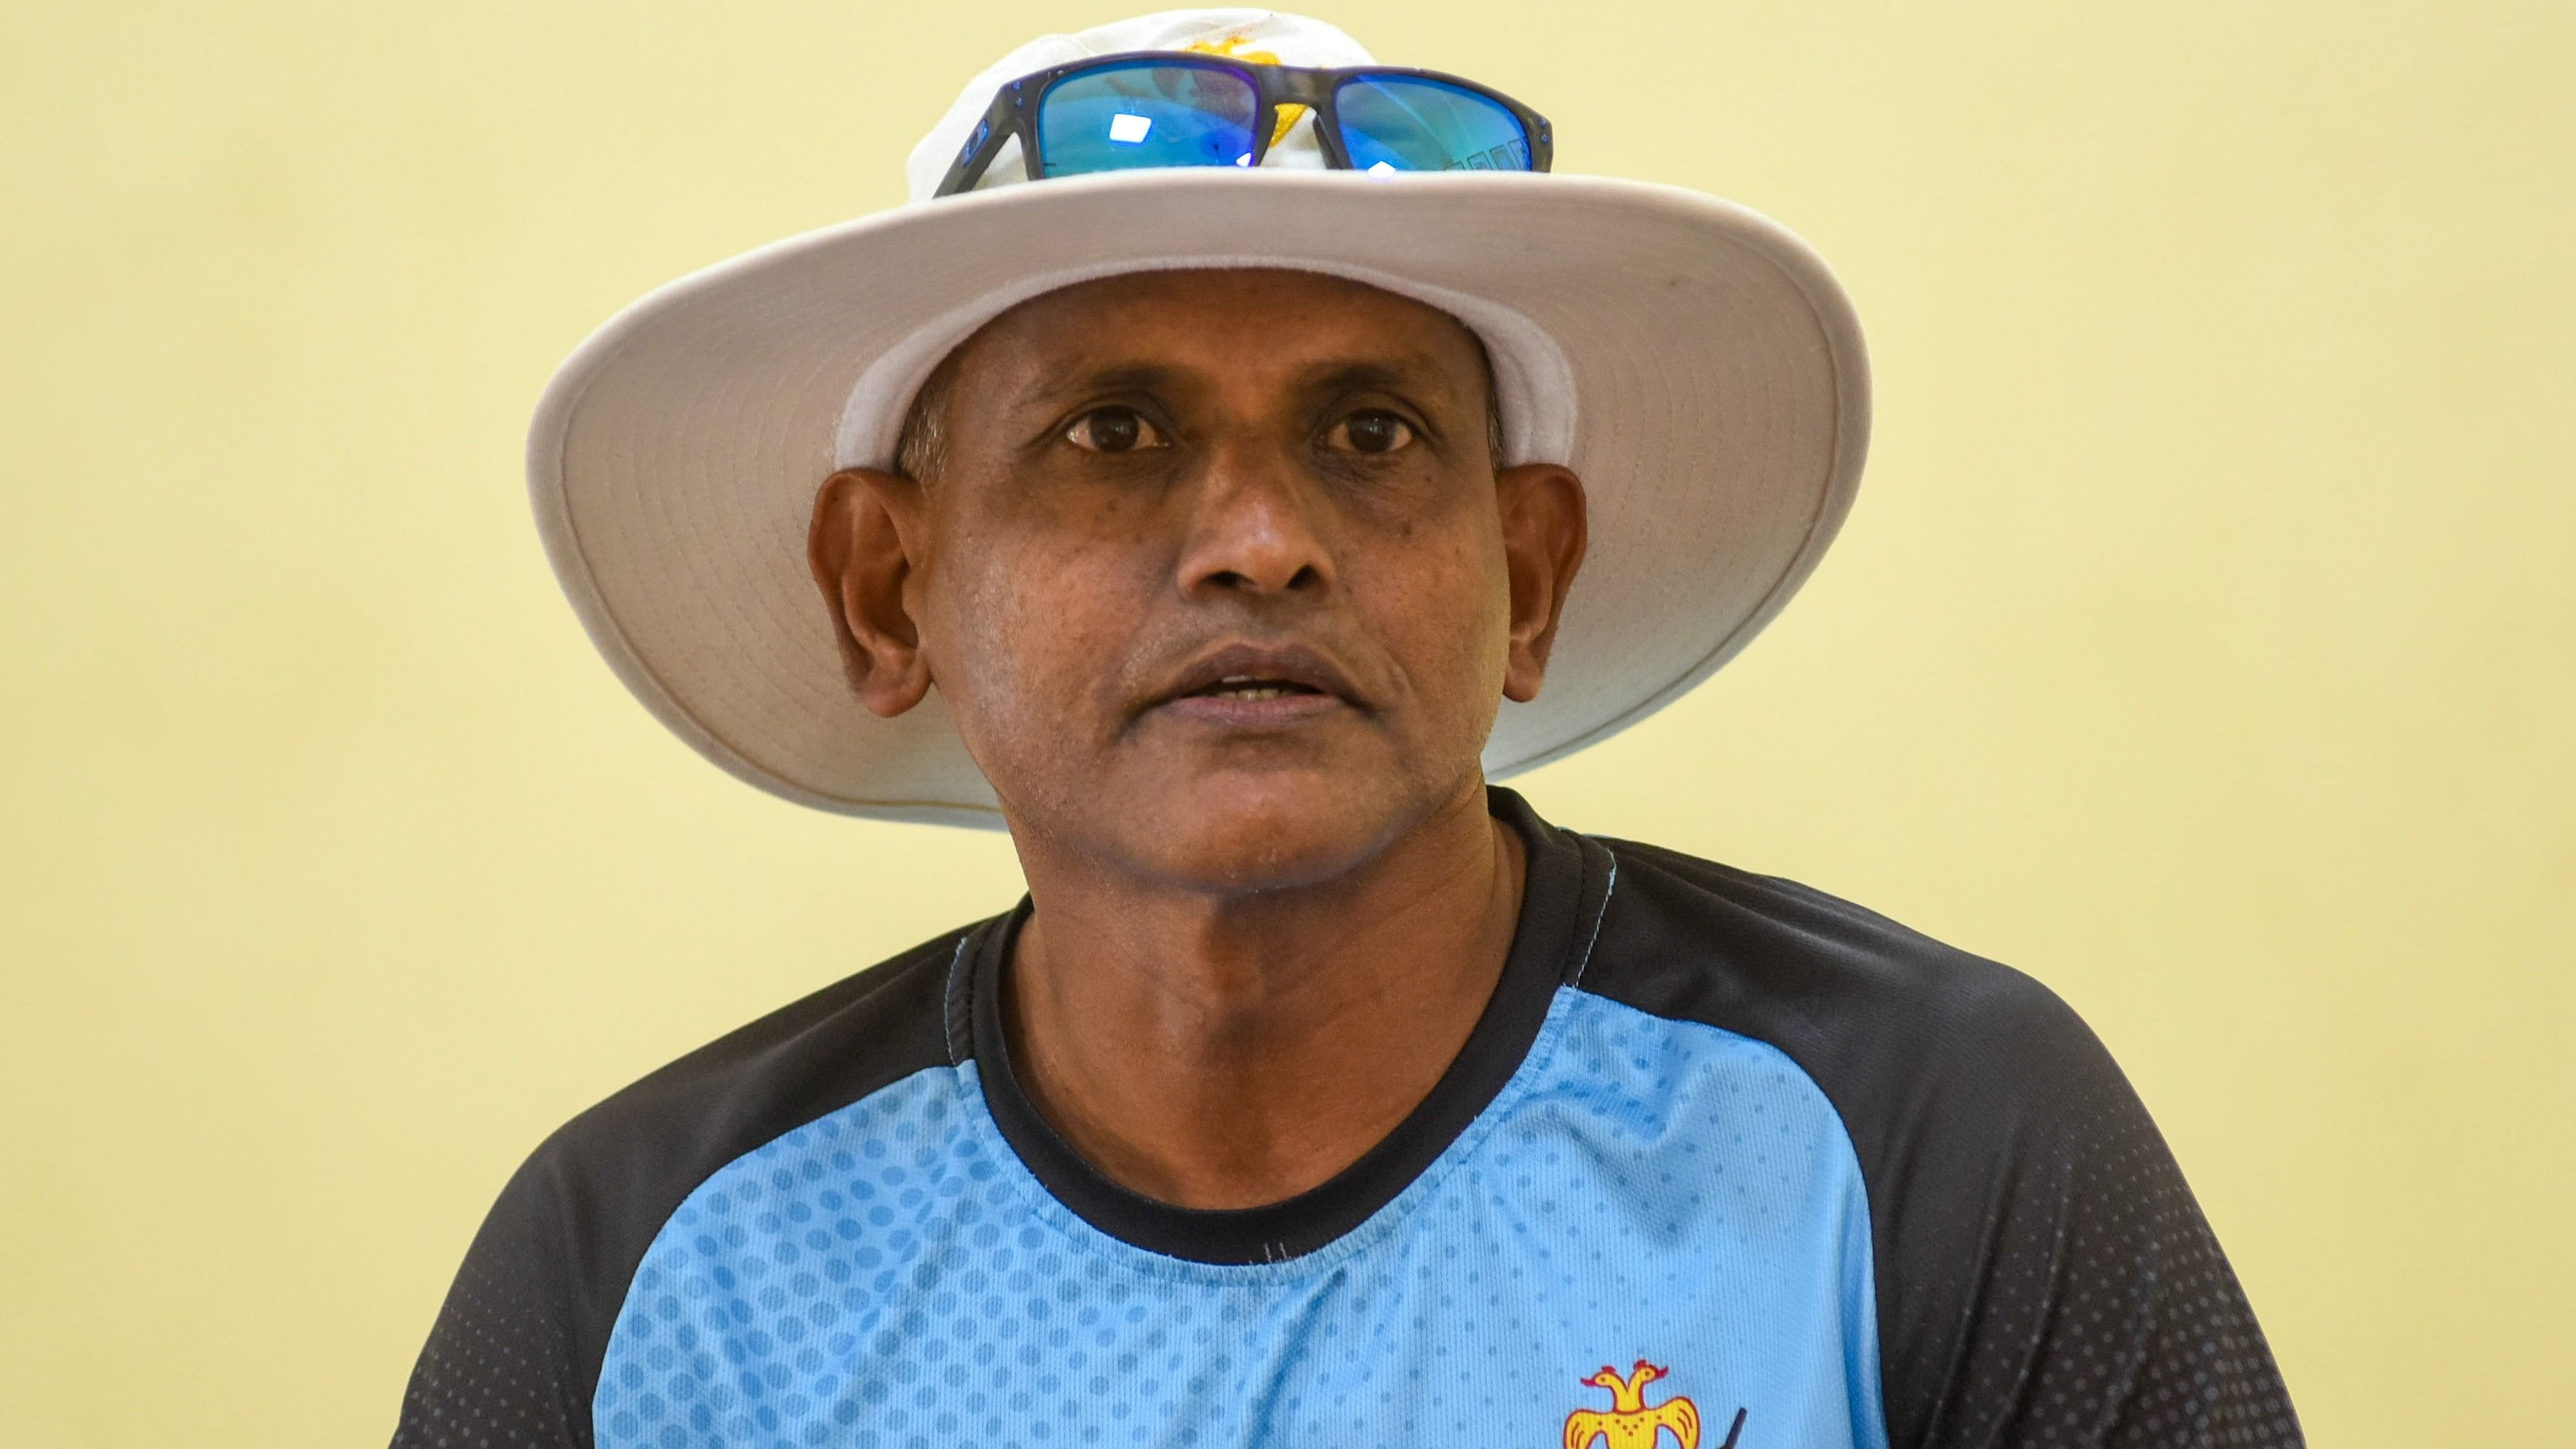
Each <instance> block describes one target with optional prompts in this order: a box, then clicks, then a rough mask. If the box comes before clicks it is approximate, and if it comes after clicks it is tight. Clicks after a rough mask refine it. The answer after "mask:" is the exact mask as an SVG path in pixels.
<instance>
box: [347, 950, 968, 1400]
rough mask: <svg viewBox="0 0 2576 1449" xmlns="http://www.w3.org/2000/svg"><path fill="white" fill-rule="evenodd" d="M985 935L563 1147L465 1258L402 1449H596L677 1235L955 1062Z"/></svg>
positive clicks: (812, 1001)
mask: <svg viewBox="0 0 2576 1449" xmlns="http://www.w3.org/2000/svg"><path fill="white" fill-rule="evenodd" d="M977 929H980V928H977ZM971 936H972V931H971V930H970V931H969V932H964V933H957V934H952V935H950V936H946V937H942V938H940V939H938V940H935V941H931V942H928V943H925V944H924V945H922V946H920V947H917V948H915V949H914V950H911V951H908V952H906V953H904V954H903V955H901V956H897V957H895V958H894V959H892V960H890V961H886V962H883V963H881V964H879V965H876V966H872V967H870V968H869V969H867V970H865V971H862V972H860V973H859V974H857V975H855V976H852V977H849V978H848V979H846V980H844V981H841V982H839V983H837V984H835V985H832V986H828V987H825V988H824V989H823V990H821V991H818V992H816V993H814V994H813V995H812V996H809V997H807V998H805V999H804V1000H802V1001H799V1002H796V1003H795V1004H793V1005H791V1006H788V1007H785V1008H783V1009H781V1010H779V1011H776V1012H773V1013H771V1014H770V1015H769V1016H766V1017H763V1018H762V1019H761V1020H759V1021H756V1022H754V1023H752V1024H751V1025H749V1026H747V1027H744V1028H742V1029H741V1030H739V1031H736V1032H734V1033H732V1034H731V1035H729V1036H726V1037H725V1038H724V1039H723V1040H721V1041H718V1042H716V1043H714V1044H713V1045H710V1046H707V1047H704V1048H702V1049H700V1050H698V1051H696V1052H693V1053H691V1054H690V1055H688V1056H686V1057H683V1058H682V1059H680V1060H679V1061H677V1062H674V1063H672V1064H671V1065H670V1066H667V1067H665V1068H663V1069H662V1070H660V1071H658V1072H655V1073H654V1074H653V1075H651V1076H649V1077H646V1078H645V1079H644V1080H642V1081H640V1082H637V1083H636V1084H635V1085H633V1086H631V1087H628V1088H627V1089H626V1090H624V1091H622V1092H619V1093H618V1094H617V1095H616V1096H613V1097H611V1098H609V1099H608V1100H607V1101H605V1102H602V1103H600V1104H599V1105H598V1106H596V1107H593V1108H591V1109H590V1110H589V1111H587V1112H584V1113H582V1114H581V1115H580V1116H579V1117H576V1118H574V1119H573V1120H572V1121H571V1122H570V1123H567V1124H566V1125H565V1126H564V1127H563V1128H562V1129H561V1130H560V1131H558V1132H556V1133H555V1134H554V1136H552V1137H551V1138H548V1139H547V1141H546V1143H545V1145H544V1146H542V1147H540V1148H538V1149H537V1151H536V1152H535V1154H534V1155H532V1156H531V1157H529V1159H528V1161H527V1164H526V1165H525V1166H523V1167H521V1168H520V1169H519V1171H518V1173H517V1175H516V1176H514V1177H512V1178H511V1179H510V1184H509V1186H508V1187H506V1188H504V1189H502V1192H501V1197H500V1201H498V1202H496V1203H495V1204H493V1207H492V1211H491V1214H490V1216H488V1217H486V1218H485V1219H484V1222H483V1227H482V1230H481V1231H480V1232H478V1233H476V1234H475V1237H474V1245H473V1247H472V1248H470V1249H468V1250H467V1252H466V1255H465V1264H464V1266H463V1267H462V1268H461V1269H459V1270H458V1272H457V1275H456V1283H455V1286H454V1287H452V1288H451V1289H449V1290H448V1294H447V1302H446V1304H445V1306H443V1307H442V1308H440V1309H439V1313H438V1321H437V1322H436V1323H435V1324H434V1325H433V1326H432V1327H431V1329H430V1332H429V1342H428V1344H427V1345H426V1346H425V1347H423V1348H422V1350H421V1354H420V1361H419V1363H418V1365H417V1366H416V1367H414V1368H413V1370H412V1376H411V1387H410V1388H409V1389H408V1390H407V1391H406V1392H405V1393H404V1395H403V1406H402V1418H401V1420H400V1421H399V1422H398V1423H397V1424H396V1426H395V1428H394V1437H393V1445H394V1449H503V1446H507V1449H591V1443H592V1434H591V1422H590V1407H591V1401H592V1399H593V1398H594V1397H595V1395H596V1394H597V1391H598V1388H599V1370H600V1364H601V1363H602V1362H603V1361H604V1360H605V1359H606V1357H607V1354H608V1339H609V1335H610V1333H611V1332H612V1331H613V1330H614V1329H615V1327H616V1324H617V1315H618V1313H619V1311H620V1310H621V1309H622V1308H623V1307H624V1306H625V1302H626V1292H627V1288H628V1286H629V1284H630V1283H631V1282H632V1281H633V1279H634V1275H635V1270H636V1267H637V1266H638V1265H639V1264H641V1263H642V1262H643V1260H644V1254H645V1252H646V1250H648V1249H649V1248H650V1247H651V1246H652V1244H653V1239H654V1237H655V1236H656V1235H657V1234H658V1233H660V1232H661V1230H662V1225H663V1223H665V1222H666V1221H668V1220H669V1218H670V1216H671V1214H672V1213H673V1212H675V1211H677V1210H678V1209H679V1206H680V1204H681V1202H682V1201H684V1200H685V1199H686V1198H687V1197H688V1195H689V1194H690V1193H691V1192H693V1191H695V1190H696V1189H697V1186H698V1185H699V1184H700V1183H702V1182H705V1181H706V1180H707V1179H708V1178H709V1177H710V1176H713V1175H714V1174H715V1173H716V1171H717V1170H719V1169H721V1168H722V1167H723V1166H724V1165H725V1164H726V1163H728V1162H731V1161H733V1160H734V1159H735V1158H737V1157H740V1156H741V1155H742V1154H744V1153H746V1152H749V1151H751V1150H752V1149H753V1148H756V1147H758V1146H759V1145H761V1144H762V1143H764V1142H767V1141H769V1140H770V1139H772V1138H774V1137H777V1136H779V1135H780V1134H782V1133H785V1132H790V1131H793V1130H794V1129H796V1128H797V1127H800V1126H802V1125H804V1124H805V1123H808V1122H811V1121H813V1120H815V1119H816V1118H818V1117H822V1116H825V1115H827V1114H829V1113H831V1112H834V1111H837V1110H839V1109H840V1108H842V1107H845V1106H848V1105H849V1104H850V1103H852V1102H855V1101H857V1100H859V1099H860V1098H861V1097H864V1096H866V1095H868V1094H869V1093H871V1092H874V1091H876V1090H878V1089H879V1088H881V1087H884V1086H886V1085H887V1084H889V1083H892V1082H894V1081H897V1080H900V1079H901V1078H903V1077H905V1076H908V1075H910V1074H912V1073H914V1072H917V1071H920V1070H923V1069H924V1068H928V1067H934V1066H939V1065H943V1064H946V1063H948V1062H949V1061H950V1053H949V1049H948V1039H949V1035H950V1024H949V1022H948V1019H947V1010H948V992H947V981H948V971H949V967H950V964H951V962H952V961H953V960H955V959H956V957H957V956H958V954H959V953H960V951H961V950H962V949H963V948H964V945H965V942H966V940H967V939H970V938H971Z"/></svg>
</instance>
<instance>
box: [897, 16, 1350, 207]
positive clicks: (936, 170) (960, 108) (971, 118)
mask: <svg viewBox="0 0 2576 1449" xmlns="http://www.w3.org/2000/svg"><path fill="white" fill-rule="evenodd" d="M1132 50H1174V51H1185V52H1186V51H1195V52H1197V53H1200V54H1203V55H1229V56H1233V57H1236V58H1237V59H1241V60H1248V61H1252V62H1254V63H1256V64H1262V65H1294V66H1317V67H1332V66H1349V65H1370V64H1373V63H1374V62H1373V60H1372V59H1371V57H1370V55H1369V53H1368V51H1367V50H1366V49H1365V48H1363V47H1362V46H1361V45H1360V43H1359V42H1358V41H1356V40H1353V39H1351V37H1350V36H1349V35H1348V34H1346V33H1344V32H1343V31H1342V29H1341V28H1340V27H1339V26H1335V25H1328V24H1326V23H1325V22H1323V21H1321V20H1316V19H1312V18H1310V17H1308V16H1304V15H1291V14H1288V13H1286V12H1284V11H1278V10H1162V11H1157V12H1155V13H1154V14H1152V15H1138V16H1134V17H1132V18H1130V19H1126V20H1114V21H1111V22H1110V23H1109V24H1107V25H1095V26H1093V27H1091V28H1090V29H1089V30H1078V31H1075V32H1074V33H1073V34H1071V35H1042V36H1039V37H1038V38H1037V39H1035V40H1032V41H1030V42H1029V43H1028V44H1026V45H1023V46H1021V47H1020V48H1019V49H1017V50H1014V51H1012V52H1011V53H1010V54H1008V55H1006V56H1003V57H1002V58H1001V59H1000V60H997V61H995V62H993V63H992V64H991V65H989V66H987V67H985V68H984V71H983V73H982V74H980V75H978V76H976V77H975V78H974V79H973V80H971V81H968V82H967V83H966V88H965V89H964V90H963V91H960V92H958V95H957V99H956V101H955V102H954V103H953V104H951V105H950V106H949V107H948V114H946V115H944V116H942V117H940V118H939V124H938V125H936V126H933V127H931V128H930V134H929V135H926V136H924V137H922V138H921V141H920V144H918V145H916V146H914V147H913V148H912V155H911V156H910V158H908V159H907V160H906V161H905V162H904V179H905V182H906V187H905V191H906V196H907V198H908V199H909V200H912V201H915V202H922V201H928V200H930V199H931V195H932V193H934V192H936V191H937V190H938V189H939V183H940V181H941V179H942V178H944V177H946V176H947V174H948V167H949V164H950V163H951V162H953V161H955V160H956V159H957V153H958V152H959V151H961V150H963V149H965V146H966V138H967V137H968V136H969V135H971V134H972V133H973V132H974V129H975V123H976V122H977V121H980V120H982V119H983V117H984V112H985V110H986V109H987V108H989V107H990V106H991V105H992V104H993V95H994V93H995V92H997V91H999V90H1000V89H1001V88H1002V87H1003V86H1005V85H1008V84H1009V83H1011V82H1012V81H1015V80H1018V79H1019V78H1020V77H1022V76H1024V75H1028V74H1031V73H1033V72H1036V71H1041V70H1045V69H1046V68H1047V67H1049V66H1055V65H1063V64H1065V63H1066V62H1068V61H1076V60H1084V59H1088V58H1089V57H1091V56H1095V55H1119V54H1122V53H1124V52H1127V51H1132ZM1282 109H1283V111H1284V109H1285V108H1284V107H1283V108H1282ZM1261 164H1262V165H1264V166H1276V167H1283V168H1287V169H1293V170H1321V169H1323V166H1324V151H1323V147H1322V146H1321V145H1320V144H1318V143H1317V142H1316V140H1315V129H1314V125H1313V122H1312V119H1311V118H1300V119H1299V120H1298V122H1297V124H1296V125H1295V126H1294V127H1292V128H1291V129H1290V130H1289V131H1288V132H1287V133H1286V134H1285V135H1283V136H1281V137H1280V138H1279V139H1278V140H1277V141H1276V142H1274V143H1273V144H1272V145H1271V147H1270V150H1269V152H1268V154H1267V155H1265V156H1264V157H1263V158H1262V163H1261ZM1027 179H1028V176H1027V172H1026V169H1025V163H1024V162H1023V161H1022V160H1021V159H1020V148H1019V143H1018V142H1017V141H1016V140H1014V141H1012V142H1009V143H1007V144H1006V145H1004V147H1003V148H1002V153H1001V154H1000V155H999V156H997V157H995V158H994V161H993V164H992V166H991V167H990V168H989V169H987V170H986V171H985V173H984V177H983V180H981V181H980V182H978V183H976V187H975V189H976V190H978V191H988V190H991V189H993V188H995V187H1000V186H1010V185H1014V184H1017V183H1019V182H1022V181H1025V180H1027Z"/></svg>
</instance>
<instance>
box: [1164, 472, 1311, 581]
mask: <svg viewBox="0 0 2576 1449" xmlns="http://www.w3.org/2000/svg"><path fill="white" fill-rule="evenodd" d="M1197 495H1198V496H1197V498H1196V500H1195V502H1194V504H1193V506H1192V508H1191V510H1190V519H1189V535H1188V537H1187V539H1186V541H1185V542H1184V543H1183V545H1182V548H1181V560H1180V579H1179V583H1180V588H1181V592H1182V593H1183V594H1184V595H1185V596H1188V597H1191V598H1209V597H1214V596H1216V595H1219V594H1227V593H1231V594H1237V595H1253V594H1286V593H1302V592H1315V593H1320V592H1322V591H1323V590H1324V589H1325V588H1327V587H1329V586H1330V584H1331V582H1332V578H1333V567H1332V559H1331V556H1330V554H1329V552H1328V551H1327V549H1326V547H1325V535H1324V530H1323V528H1322V527H1321V525H1322V522H1323V520H1322V519H1321V517H1320V516H1319V513H1320V510H1322V509H1323V508H1324V507H1326V506H1327V505H1326V503H1325V500H1324V499H1322V498H1321V497H1319V496H1318V495H1317V492H1316V490H1315V488H1314V486H1313V485H1312V483H1311V481H1310V480H1308V479H1305V478H1303V477H1301V476H1300V474H1299V472H1298V470H1297V468H1296V466H1295V464H1294V463H1293V462H1292V461H1291V460H1290V459H1287V458H1283V457H1281V456H1280V455H1279V452H1278V450H1277V448H1276V446H1275V445H1273V446H1258V445H1255V446H1236V447H1228V448H1224V449H1221V450H1219V451H1218V452H1217V454H1216V455H1215V456H1214V457H1213V458H1211V459H1210V460H1209V466H1208V469H1207V472H1206V474H1205V475H1204V476H1203V477H1202V478H1201V480H1200V483H1199V487H1198V489H1197Z"/></svg>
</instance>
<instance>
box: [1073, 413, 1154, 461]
mask: <svg viewBox="0 0 2576 1449" xmlns="http://www.w3.org/2000/svg"><path fill="white" fill-rule="evenodd" d="M1064 440H1065V441H1066V442H1068V443H1071V444H1073V445H1074V446H1075V447H1077V448H1080V449H1082V450H1083V451H1084V452H1086V453H1132V452H1134V451H1135V450H1137V449H1138V448H1159V447H1161V446H1163V435H1162V434H1161V433H1159V432H1156V431H1155V430H1154V425H1153V424H1152V423H1149V422H1147V421H1145V415H1144V414H1142V413H1140V412H1138V411H1136V410H1135V409H1134V408H1093V409H1092V410H1091V411H1089V412H1087V413H1084V414H1083V415H1082V416H1081V417H1078V418H1075V419H1074V420H1073V426H1071V427H1069V428H1066V429H1065V430H1064Z"/></svg>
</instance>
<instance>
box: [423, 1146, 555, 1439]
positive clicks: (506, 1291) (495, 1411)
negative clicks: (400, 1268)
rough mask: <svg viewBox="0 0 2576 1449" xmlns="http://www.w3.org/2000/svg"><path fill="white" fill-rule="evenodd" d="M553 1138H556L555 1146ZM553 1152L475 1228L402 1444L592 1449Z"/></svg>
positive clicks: (522, 1173)
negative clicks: (475, 1230) (472, 1243)
mask: <svg viewBox="0 0 2576 1449" xmlns="http://www.w3.org/2000/svg"><path fill="white" fill-rule="evenodd" d="M551 1146H552V1144H549V1147H551ZM557 1170H558V1169H557V1167H556V1164H555V1157H554V1154H553V1153H552V1152H551V1151H546V1150H540V1151H539V1153H538V1154H537V1155H536V1156H535V1157H532V1158H530V1159H529V1160H528V1163H527V1165H526V1166H524V1167H522V1168H520V1169H519V1171H518V1173H517V1175H516V1176H514V1177H512V1178H511V1179H510V1185H509V1186H508V1187H506V1188H504V1189H502V1192H501V1199H500V1201H499V1202H497V1203H495V1204H494V1205H493V1207H492V1212H491V1215H490V1216H488V1217H486V1218H485V1219H484V1221H483V1228H482V1231H480V1232H478V1233H476V1234H475V1236H474V1246H473V1247H472V1248H470V1249H468V1250H467V1252H466V1254H465V1264H464V1266H463V1267H462V1268H460V1269H459V1270H458V1271H457V1274H456V1282H455V1284H454V1285H453V1286H452V1287H450V1288H449V1289H448V1290H447V1302H446V1303H445V1304H444V1305H443V1306H442V1307H441V1308H440V1309H439V1311H438V1321H437V1322H436V1323H435V1324H434V1325H433V1326H432V1327H431V1328H430V1331H429V1342H428V1344H427V1345H426V1346H424V1347H423V1348H422V1349H421V1352H420V1361H419V1363H418V1364H417V1365H416V1366H415V1367H414V1368H413V1369H412V1375H411V1386H410V1387H409V1388H408V1389H406V1390H405V1391H404V1393H403V1406H402V1418H401V1420H400V1422H399V1423H398V1424H397V1425H396V1426H395V1429H394V1439H393V1444H394V1449H451V1446H452V1449H466V1446H477V1449H479V1446H482V1445H487V1444H488V1445H499V1444H508V1445H514V1446H527V1449H590V1442H591V1439H590V1389H591V1382H590V1380H591V1375H590V1374H588V1373H585V1372H584V1371H583V1366H582V1358H583V1355H582V1353H581V1350H580V1348H579V1346H578V1343H577V1339H576V1330H577V1325H579V1324H580V1323H581V1322H582V1320H583V1319H584V1318H585V1317H586V1316H588V1315H586V1314H585V1313H584V1311H583V1308H582V1305H581V1304H580V1302H579V1301H578V1299H577V1297H576V1296H575V1294H574V1293H573V1292H572V1289H571V1284H570V1282H569V1281H568V1279H569V1274H568V1273H567V1271H566V1270H567V1268H568V1267H569V1266H570V1264H571V1263H572V1261H573V1257H574V1254H573V1248H572V1244H571V1241H570V1235H569V1233H568V1232H567V1224H566V1217H565V1214H564V1210H563V1205H562V1202H561V1198H560V1195H559V1193H558V1192H557V1191H556V1185H555V1176H556V1172H557Z"/></svg>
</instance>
